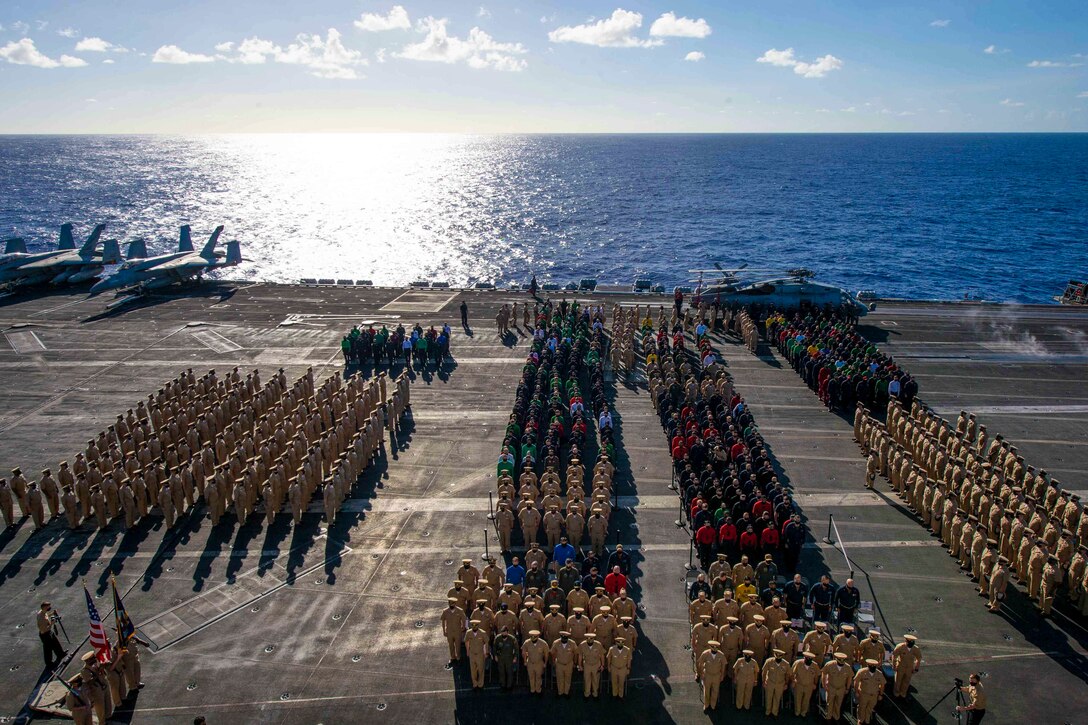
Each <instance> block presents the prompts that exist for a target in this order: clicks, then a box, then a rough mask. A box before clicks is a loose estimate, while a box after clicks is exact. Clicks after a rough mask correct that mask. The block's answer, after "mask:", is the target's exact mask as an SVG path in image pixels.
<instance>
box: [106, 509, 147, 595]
mask: <svg viewBox="0 0 1088 725" xmlns="http://www.w3.org/2000/svg"><path fill="white" fill-rule="evenodd" d="M151 528H152V524H151V521H149V520H148V519H147V518H146V517H144V518H143V519H141V520H140V521H138V522H137V523H136V525H135V526H133V527H132V528H131V529H126V530H125V533H124V534H122V536H121V541H120V543H118V545H117V550H116V551H114V553H113V556H112V557H111V558H110V560H109V563H107V564H106V566H105V568H104V569H103V571H102V574H101V575H100V576H99V577H98V593H99V594H101V593H102V592H104V591H106V586H107V585H108V584H109V579H110V575H111V574H113V575H118V574H120V573H121V572H123V571H124V569H125V562H126V561H127V560H128V559H129V558H131V554H132V553H134V552H135V551H136V549H137V548H139V545H140V543H141V542H142V541H143V540H144V539H146V538H147V535H148V534H149V533H151Z"/></svg>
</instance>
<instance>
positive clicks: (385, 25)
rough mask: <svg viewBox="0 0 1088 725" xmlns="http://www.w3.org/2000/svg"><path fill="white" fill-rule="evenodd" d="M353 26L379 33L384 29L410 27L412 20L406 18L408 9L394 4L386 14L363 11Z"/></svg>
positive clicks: (404, 28)
mask: <svg viewBox="0 0 1088 725" xmlns="http://www.w3.org/2000/svg"><path fill="white" fill-rule="evenodd" d="M355 27H357V28H358V29H359V30H365V31H367V32H370V33H380V32H382V31H385V30H407V29H408V28H410V27H412V21H411V20H409V19H408V11H407V10H405V9H404V7H403V6H402V5H394V6H393V7H392V9H391V10H390V11H389V14H388V15H379V14H378V13H363V15H362V17H360V18H359V19H358V20H356V21H355Z"/></svg>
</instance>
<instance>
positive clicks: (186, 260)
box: [150, 254, 208, 273]
mask: <svg viewBox="0 0 1088 725" xmlns="http://www.w3.org/2000/svg"><path fill="white" fill-rule="evenodd" d="M207 266H208V261H207V260H206V259H203V258H202V257H200V256H198V255H196V254H194V255H191V256H186V257H178V258H177V259H168V260H166V261H165V262H163V263H161V264H156V265H155V266H154V267H151V268H150V269H151V270H153V271H156V272H160V271H161V272H193V273H195V272H198V271H199V270H201V269H204V268H205V267H207Z"/></svg>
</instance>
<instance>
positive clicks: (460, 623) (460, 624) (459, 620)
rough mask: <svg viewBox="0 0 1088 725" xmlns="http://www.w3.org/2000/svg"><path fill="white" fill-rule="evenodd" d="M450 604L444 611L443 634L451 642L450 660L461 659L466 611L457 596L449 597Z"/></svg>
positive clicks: (451, 662) (451, 661)
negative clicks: (459, 604) (461, 606)
mask: <svg viewBox="0 0 1088 725" xmlns="http://www.w3.org/2000/svg"><path fill="white" fill-rule="evenodd" d="M448 601H449V606H448V607H446V609H445V610H443V611H442V634H443V635H445V637H446V642H448V643H449V662H450V664H453V663H454V662H457V661H459V660H460V659H461V646H462V644H463V643H465V625H466V619H465V611H463V610H461V609H460V606H458V603H459V602H458V599H457V598H456V597H449V598H448Z"/></svg>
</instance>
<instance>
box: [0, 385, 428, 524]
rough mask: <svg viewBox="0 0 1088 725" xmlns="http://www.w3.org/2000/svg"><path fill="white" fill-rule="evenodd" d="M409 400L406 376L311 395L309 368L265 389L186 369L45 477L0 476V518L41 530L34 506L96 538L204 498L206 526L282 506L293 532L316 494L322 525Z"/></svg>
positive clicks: (270, 516) (171, 520)
mask: <svg viewBox="0 0 1088 725" xmlns="http://www.w3.org/2000/svg"><path fill="white" fill-rule="evenodd" d="M390 387H391V388H392V389H391V390H387V388H390ZM409 396H410V387H409V380H408V377H407V375H406V374H405V373H402V374H401V375H400V376H399V377H398V378H397V379H396V380H395V381H394V383H393V385H392V386H390V385H389V384H388V380H387V378H386V377H385V375H384V374H381V375H379V376H378V377H377V378H372V379H370V380H364V379H363V378H362V377H360V376H359V375H354V376H352V377H351V378H349V379H348V380H347V381H346V382H345V381H344V380H343V379H342V377H341V375H340V374H339V373H336V374H334V375H332V376H330V377H329V378H328V379H327V380H325V381H324V382H323V383H322V384H321V385H320V386H318V387H316V388H315V385H314V377H313V370H312V368H311V369H308V370H307V372H306V373H305V374H304V375H303V376H302V377H300V378H299V379H298V380H297V381H295V382H294V383H293V384H291V385H290V386H289V385H288V382H287V378H286V376H285V375H284V372H283V370H282V369H280V370H279V371H278V372H277V374H276V375H274V376H272V378H271V379H270V380H269V381H268V382H267V383H265V384H262V382H261V377H260V373H259V372H258V371H257V370H254V371H253V372H251V373H248V374H247V375H246V376H245V378H242V376H241V373H240V372H239V370H238V368H234V369H233V370H232V371H231V372H230V373H228V374H227V375H225V376H222V377H220V376H219V375H218V374H217V373H216V372H215V371H214V370H211V371H209V372H208V373H207V374H205V375H204V376H202V377H200V378H197V377H196V375H195V374H194V373H193V372H192V370H191V369H189V370H186V371H184V372H182V373H181V374H180V375H179V376H178V377H177V378H175V379H174V380H172V381H170V382H168V383H167V384H166V385H165V386H163V387H162V388H160V389H159V391H158V392H157V393H155V394H151V395H149V396H148V399H147V401H146V402H144V401H141V402H140V403H139V404H138V405H137V406H136V408H135V409H129V410H128V411H127V413H126V414H125V415H120V416H118V417H117V420H116V422H115V423H114V424H113V425H111V426H109V428H108V429H107V430H104V431H102V432H101V433H99V435H98V436H97V438H95V439H91V440H90V441H88V443H87V447H86V449H85V450H84V451H83V452H81V453H79V454H77V455H76V458H75V460H74V461H73V462H72V464H71V465H69V464H68V462H66V461H65V462H62V463H61V464H60V469H59V471H58V475H57V477H56V478H54V477H53V475H52V472H51V471H50V470H49V469H45V470H44V471H43V472H42V478H41V480H40V482H38V483H37V484H34V483H31V484H27V482H26V479H25V477H23V475H22V473H21V471H20V470H19V469H15V470H14V471H13V476H12V481H11V483H10V484H9V483H8V482H7V481H5V480H3V479H0V510H2V511H3V514H4V517H5V519H6V520H7V522H8V524H9V525H13V524H14V523H15V518H14V510H13V506H12V500H13V499H14V500H15V501H17V502H18V503H19V506H20V510H21V512H22V514H23V515H24V516H26V515H29V516H31V517H32V519H33V520H34V523H35V525H36V526H37V527H39V528H41V527H42V526H44V525H45V517H44V513H43V510H42V505H41V501H42V498H44V499H45V501H46V502H47V504H48V506H49V512H50V514H51V516H52V517H56V516H58V515H59V514H60V512H61V511H63V513H64V516H65V517H66V519H67V523H68V526H69V528H70V529H73V530H75V529H77V528H79V527H80V525H81V524H82V523H83V522H84V521H85V520H88V519H92V518H93V521H94V523H95V524H96V525H97V527H98V528H100V529H102V528H106V527H107V526H109V524H110V522H111V521H112V520H113V519H115V518H118V517H123V521H124V525H125V527H126V528H128V527H132V526H135V525H136V523H137V522H138V521H139V520H140V519H141V518H143V517H144V516H147V515H148V514H149V513H150V512H151V511H152V509H154V508H155V507H158V509H159V511H160V513H161V515H162V516H163V517H164V518H165V521H166V525H167V527H168V528H169V527H172V526H174V524H175V522H176V521H177V517H178V516H180V515H182V514H185V513H186V512H188V511H191V510H192V509H193V508H194V506H195V505H196V502H197V501H198V500H199V499H204V501H205V502H206V503H207V508H208V513H209V515H210V517H211V519H212V523H213V525H216V524H218V523H219V521H220V519H221V517H222V516H223V515H224V514H225V513H226V512H227V511H232V512H233V513H234V514H235V516H236V517H237V519H238V520H239V521H240V522H244V521H245V520H247V519H248V518H249V517H250V516H251V515H252V514H253V513H254V512H255V511H256V509H257V506H258V503H259V502H263V504H264V512H265V517H266V518H267V520H268V522H269V523H271V522H272V521H273V520H274V519H275V517H276V515H277V514H279V513H280V511H281V510H282V509H283V508H284V507H285V505H286V506H289V507H290V509H291V516H292V519H293V521H294V523H295V524H298V523H299V522H300V521H301V517H302V512H303V511H305V509H306V508H307V506H308V504H309V502H310V501H311V500H312V499H313V498H315V497H316V498H320V499H322V500H323V502H324V504H325V511H326V517H327V518H328V520H329V521H330V522H332V521H333V520H335V516H336V512H337V510H338V509H339V507H340V506H341V505H342V503H343V501H344V500H345V499H346V498H347V496H348V493H349V492H350V489H351V486H352V485H354V483H355V481H356V480H357V478H358V476H359V475H360V474H361V472H362V471H363V469H364V468H365V467H366V466H367V465H368V464H369V463H370V462H371V461H372V460H373V459H374V458H375V457H376V456H378V455H379V454H380V452H381V451H382V450H383V448H384V442H385V433H386V431H388V432H389V433H390V435H395V433H396V431H397V430H398V427H399V424H400V420H401V418H402V417H403V415H404V414H405V411H406V410H407V408H408V407H409V405H410V400H409ZM43 492H44V493H43Z"/></svg>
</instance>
